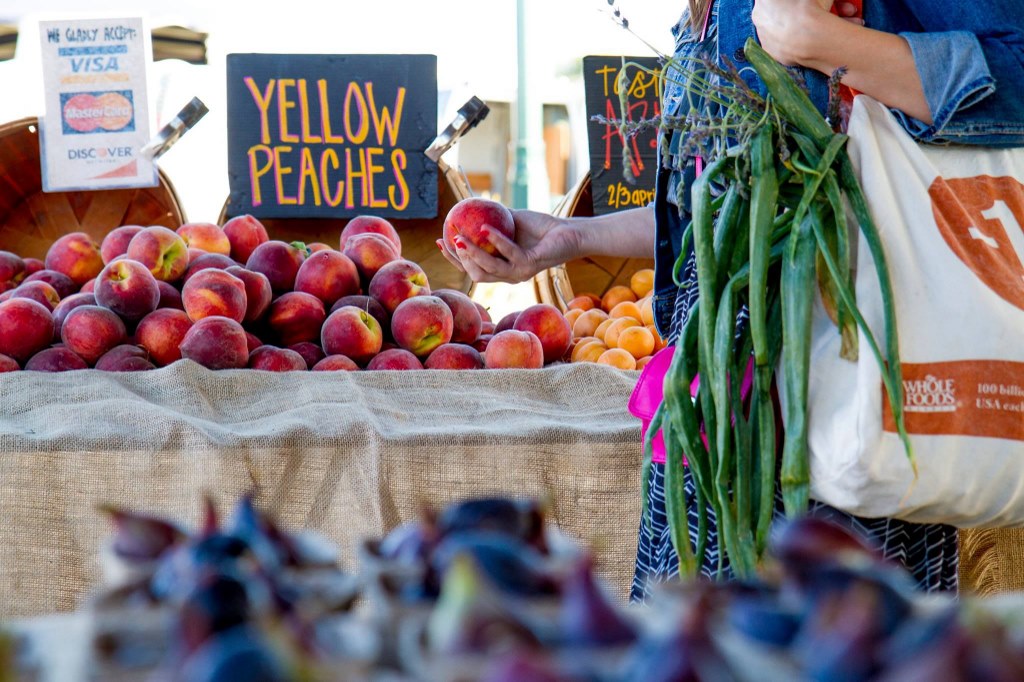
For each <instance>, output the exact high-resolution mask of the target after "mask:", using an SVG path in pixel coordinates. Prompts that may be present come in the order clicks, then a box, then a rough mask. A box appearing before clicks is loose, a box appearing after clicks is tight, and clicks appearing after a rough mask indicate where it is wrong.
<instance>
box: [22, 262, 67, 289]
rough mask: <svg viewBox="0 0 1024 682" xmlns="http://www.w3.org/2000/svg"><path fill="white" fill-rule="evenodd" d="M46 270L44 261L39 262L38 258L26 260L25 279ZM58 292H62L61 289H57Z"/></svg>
mask: <svg viewBox="0 0 1024 682" xmlns="http://www.w3.org/2000/svg"><path fill="white" fill-rule="evenodd" d="M45 269H46V264H45V263H44V262H43V261H41V260H39V259H38V258H26V259H25V272H24V273H23V274H24V275H25V277H30V276H31V275H34V274H36V273H37V272H39V271H40V270H45ZM57 291H60V289H57Z"/></svg>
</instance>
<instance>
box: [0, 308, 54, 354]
mask: <svg viewBox="0 0 1024 682" xmlns="http://www.w3.org/2000/svg"><path fill="white" fill-rule="evenodd" d="M52 340H53V315H51V314H50V311H49V310H47V309H46V306H44V305H43V304H41V303H37V302H36V301H32V300H29V299H27V298H14V299H11V300H8V301H4V302H3V303H0V355H7V356H9V357H11V358H14V359H15V360H16V361H18V362H25V361H26V360H28V359H29V358H30V357H32V356H33V355H35V354H36V353H38V352H39V351H41V350H42V349H44V348H46V347H47V346H49V345H50V343H51V341H52Z"/></svg>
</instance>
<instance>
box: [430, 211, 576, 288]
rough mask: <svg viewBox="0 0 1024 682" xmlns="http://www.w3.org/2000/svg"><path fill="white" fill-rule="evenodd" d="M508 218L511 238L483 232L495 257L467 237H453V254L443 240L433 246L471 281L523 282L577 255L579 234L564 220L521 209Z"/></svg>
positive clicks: (494, 231) (491, 232) (498, 233)
mask: <svg viewBox="0 0 1024 682" xmlns="http://www.w3.org/2000/svg"><path fill="white" fill-rule="evenodd" d="M512 217H513V220H514V222H515V226H516V238H515V241H512V240H511V239H508V238H507V237H505V235H503V234H502V233H500V232H498V231H497V230H495V229H488V230H487V232H486V237H487V240H488V241H489V242H490V243H491V245H493V246H494V248H495V249H497V251H498V254H499V255H498V256H492V255H491V254H489V253H487V252H486V251H484V250H483V249H481V248H479V247H477V246H476V245H475V244H473V243H472V242H470V241H469V240H467V239H461V238H457V239H456V247H457V248H456V250H455V252H454V253H453V252H452V251H451V249H450V247H449V246H448V244H446V243H445V241H444V240H443V239H438V240H437V245H438V246H439V247H440V248H441V252H442V253H443V254H444V256H445V258H447V259H448V261H449V262H450V263H451V264H452V265H454V266H455V267H457V268H459V269H460V270H463V271H465V272H466V274H468V275H469V276H470V278H472V279H473V281H474V282H512V283H517V282H525V281H526V280H528V279H530V278H531V277H533V276H534V275H536V274H537V273H538V272H540V271H541V270H545V269H547V268H550V267H552V266H555V265H558V264H559V263H564V262H565V261H567V260H570V259H572V258H577V257H579V255H580V240H579V235H578V233H577V231H576V230H574V229H573V228H572V227H571V225H570V222H569V221H568V220H566V219H564V218H556V217H554V216H551V215H549V214H547V213H539V212H537V211H525V210H522V211H512Z"/></svg>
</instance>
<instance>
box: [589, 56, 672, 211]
mask: <svg viewBox="0 0 1024 682" xmlns="http://www.w3.org/2000/svg"><path fill="white" fill-rule="evenodd" d="M624 63H625V64H626V67H625V75H626V81H625V82H626V111H625V112H623V111H622V106H621V102H620V98H619V90H620V88H619V76H620V73H621V72H622V70H623V64H624ZM638 64H639V65H641V66H643V67H645V68H646V69H649V71H646V70H644V69H641V68H638V66H637V65H638ZM652 72H653V73H652ZM660 73H661V65H660V64H659V63H658V59H657V58H656V57H584V58H583V87H584V91H585V95H586V109H587V140H588V142H589V143H590V181H591V191H592V194H593V197H594V215H604V214H606V213H613V212H615V211H622V210H625V209H629V208H636V207H638V206H646V205H647V204H649V203H650V202H651V201H653V200H654V182H655V173H656V170H657V152H658V142H657V133H656V132H655V131H654V130H653V129H650V130H646V131H644V132H643V133H640V134H638V135H635V136H630V137H625V136H623V135H622V134H621V133H620V132H619V129H618V128H617V127H616V125H614V123H601V122H600V121H595V120H594V117H595V116H600V117H603V118H604V119H605V120H606V121H619V120H626V121H641V120H644V119H650V118H653V117H655V116H659V115H660V114H661V83H660V78H659V75H660ZM624 148H625V152H626V153H625V154H623V151H624ZM627 162H628V164H629V167H630V170H631V171H632V174H633V176H634V178H635V180H634V181H631V180H630V179H629V178H628V177H627V176H626V173H625V165H624V164H625V163H627Z"/></svg>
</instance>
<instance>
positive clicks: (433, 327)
mask: <svg viewBox="0 0 1024 682" xmlns="http://www.w3.org/2000/svg"><path fill="white" fill-rule="evenodd" d="M453 324H454V323H453V320H452V311H451V310H450V309H449V308H448V306H447V305H446V304H445V302H444V301H442V300H441V299H439V298H437V297H436V296H415V297H413V298H410V299H407V300H405V301H402V303H401V304H399V306H398V308H396V309H395V314H394V315H392V316H391V336H392V337H394V339H395V342H396V343H397V344H398V345H399V346H401V347H402V348H404V349H406V350H407V351H410V352H411V353H412V354H413V355H415V356H417V357H421V358H423V357H426V356H428V355H430V352H431V351H432V350H434V349H435V348H437V347H438V346H440V345H441V344H443V343H448V342H449V341H451V339H452V325H453Z"/></svg>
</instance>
